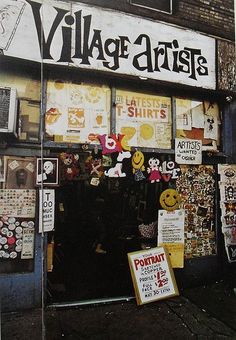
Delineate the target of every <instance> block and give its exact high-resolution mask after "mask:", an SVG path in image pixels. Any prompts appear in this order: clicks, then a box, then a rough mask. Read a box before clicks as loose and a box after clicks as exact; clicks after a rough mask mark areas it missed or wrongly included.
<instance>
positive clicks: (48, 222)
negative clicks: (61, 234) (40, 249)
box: [39, 189, 55, 233]
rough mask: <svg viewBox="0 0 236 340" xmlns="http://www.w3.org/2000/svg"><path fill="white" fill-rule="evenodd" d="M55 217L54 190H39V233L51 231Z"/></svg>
mask: <svg viewBox="0 0 236 340" xmlns="http://www.w3.org/2000/svg"><path fill="white" fill-rule="evenodd" d="M54 217H55V191H54V190H53V189H43V190H41V189H40V190H39V233H42V231H44V232H47V231H52V230H53V228H54Z"/></svg>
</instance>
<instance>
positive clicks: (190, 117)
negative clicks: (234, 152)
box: [175, 98, 221, 151]
mask: <svg viewBox="0 0 236 340" xmlns="http://www.w3.org/2000/svg"><path fill="white" fill-rule="evenodd" d="M175 105H176V138H186V139H196V140H201V141H202V150H203V151H204V150H215V151H217V150H219V147H220V124H221V120H220V110H219V106H218V104H217V103H212V102H210V101H200V100H191V99H185V98H184V99H183V98H175Z"/></svg>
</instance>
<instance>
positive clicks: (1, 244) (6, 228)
mask: <svg viewBox="0 0 236 340" xmlns="http://www.w3.org/2000/svg"><path fill="white" fill-rule="evenodd" d="M27 234H30V235H31V236H30V239H29V237H27V236H26V235H27ZM34 234H35V221H34V220H32V219H22V218H18V217H12V216H11V217H9V216H7V215H4V216H2V217H1V218H0V259H11V260H14V259H20V258H21V259H26V258H27V259H29V258H33V256H34V254H33V249H34ZM27 249H28V250H27ZM29 250H30V251H29ZM26 253H27V256H26Z"/></svg>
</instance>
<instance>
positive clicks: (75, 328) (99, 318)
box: [2, 282, 236, 340]
mask: <svg viewBox="0 0 236 340" xmlns="http://www.w3.org/2000/svg"><path fill="white" fill-rule="evenodd" d="M190 299H191V300H192V301H191V300H190ZM41 314H42V313H41V310H34V311H25V312H22V313H6V314H3V315H2V340H10V339H12V340H13V339H14V340H18V339H19V340H38V339H39V340H40V339H42V332H41V329H42V327H41ZM45 326H46V337H45V338H46V339H47V340H58V339H75V340H80V339H81V340H82V339H91V340H116V339H117V340H126V339H127V340H128V339H132V340H137V339H140V340H146V339H148V340H152V339H153V340H154V339H158V340H159V339H168V340H171V339H181V340H182V339H199V340H204V339H207V340H208V339H212V340H214V339H236V295H235V294H234V293H233V291H231V290H230V289H228V287H227V286H226V285H225V284H224V283H223V282H221V283H216V284H214V285H211V286H208V287H197V288H192V289H187V290H185V291H183V292H182V293H181V295H180V296H179V297H175V298H172V299H168V300H162V301H158V302H154V303H150V304H146V305H143V306H137V305H136V301H135V300H134V299H133V300H131V301H129V302H122V303H113V304H102V305H101V304H100V305H93V306H85V307H79V308H71V309H52V308H47V309H46V311H45Z"/></svg>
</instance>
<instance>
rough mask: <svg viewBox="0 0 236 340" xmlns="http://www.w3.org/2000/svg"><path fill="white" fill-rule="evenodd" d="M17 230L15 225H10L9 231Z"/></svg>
mask: <svg viewBox="0 0 236 340" xmlns="http://www.w3.org/2000/svg"><path fill="white" fill-rule="evenodd" d="M15 228H16V225H15V223H11V224H9V226H8V229H9V230H14V229H15Z"/></svg>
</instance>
